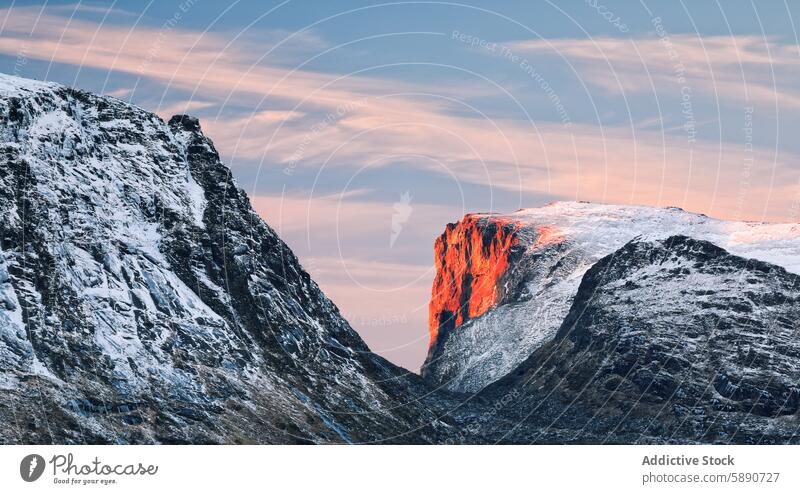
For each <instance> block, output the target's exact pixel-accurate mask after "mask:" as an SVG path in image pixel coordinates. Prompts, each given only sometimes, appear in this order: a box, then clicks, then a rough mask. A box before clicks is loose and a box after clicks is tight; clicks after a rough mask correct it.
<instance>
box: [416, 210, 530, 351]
mask: <svg viewBox="0 0 800 494" xmlns="http://www.w3.org/2000/svg"><path fill="white" fill-rule="evenodd" d="M518 228H519V226H518V224H517V223H515V222H513V221H510V220H506V219H500V218H481V217H480V216H473V215H466V216H464V219H462V220H461V221H460V222H459V223H450V224H448V225H447V228H446V229H445V231H444V233H443V234H442V235H441V236H439V238H437V239H436V242H435V244H434V248H433V250H434V260H435V264H436V277H435V278H434V281H433V289H432V293H431V302H430V304H429V307H428V318H429V321H428V323H429V326H428V328H429V332H430V344H431V345H433V343H434V342H435V341H436V338H437V336H438V334H439V331H440V329H443V328H455V327H458V326H460V325H461V324H463V323H464V322H466V321H467V320H468V319H470V318H473V317H477V316H479V315H481V314H483V313H484V312H486V311H487V310H489V309H490V308H491V307H492V306H494V305H495V303H496V302H497V298H498V289H499V284H500V280H501V278H502V276H503V274H504V273H505V272H506V269H508V256H509V252H510V250H511V247H512V246H514V245H516V244H517V243H518V239H517V237H516V233H517V230H518Z"/></svg>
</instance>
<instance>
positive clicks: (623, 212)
mask: <svg viewBox="0 0 800 494" xmlns="http://www.w3.org/2000/svg"><path fill="white" fill-rule="evenodd" d="M496 225H513V228H510V229H509V235H510V240H506V241H505V242H497V243H496V244H493V243H491V242H490V243H489V245H499V246H505V245H510V247H508V248H507V249H505V250H503V249H499V250H493V249H489V250H488V252H490V253H493V255H492V256H481V261H483V262H482V263H481V264H480V265H481V268H482V272H483V273H490V274H491V276H484V277H483V279H485V280H491V282H490V283H489V288H490V289H488V290H487V289H483V290H474V289H473V290H471V291H469V290H465V289H464V288H461V287H464V286H466V287H468V288H469V287H472V285H473V284H474V280H473V278H472V273H471V270H470V269H469V264H468V263H466V262H465V261H464V259H465V258H466V257H465V256H463V255H461V253H462V252H474V250H475V246H474V243H475V242H476V241H470V240H471V239H483V238H488V239H494V238H496V236H497V232H498V231H499V230H500V227H498V226H496ZM456 233H458V234H457V235H456ZM677 234H683V235H688V236H691V237H693V238H697V239H703V240H708V241H712V242H714V243H715V244H717V245H720V246H722V247H725V248H727V249H729V250H730V251H732V252H733V253H736V254H740V255H744V256H747V257H755V258H757V259H762V260H768V261H770V262H773V263H775V264H778V265H781V266H784V267H786V268H787V269H789V270H791V271H793V272H800V228H798V226H797V225H795V224H784V225H776V224H765V223H748V222H726V221H721V220H715V219H712V218H708V217H706V216H703V215H698V214H691V213H687V212H685V211H683V210H680V209H677V208H666V209H659V208H650V207H640V206H611V205H600V204H588V203H577V202H560V203H553V204H550V205H548V206H545V207H543V208H536V209H524V210H520V211H517V212H516V213H513V214H509V215H474V216H472V215H471V216H467V217H466V218H465V221H464V222H462V223H459V224H458V225H455V226H448V228H447V230H446V231H445V233H444V234H443V235H442V236H441V237H440V238H439V239H437V241H436V247H435V251H436V255H437V260H436V265H437V275H436V279H435V282H434V286H433V295H432V302H431V320H430V324H431V327H430V329H431V335H432V341H433V344H432V346H431V348H430V351H429V353H428V358H427V360H426V362H425V364H424V366H423V369H422V374H423V376H424V377H425V378H426V379H427V380H428V381H429V382H432V383H434V384H436V385H437V386H444V387H446V388H449V389H452V390H455V391H470V392H474V391H478V390H480V389H481V388H483V387H484V386H486V385H487V384H489V383H491V382H493V381H495V380H497V379H499V378H501V377H503V376H504V375H505V374H507V373H509V372H511V371H512V370H514V368H515V367H516V366H517V365H519V364H520V363H521V362H522V361H524V360H525V359H526V358H527V357H528V356H529V355H530V354H531V353H533V351H535V350H536V349H537V348H539V347H540V346H541V345H543V344H544V343H546V342H548V341H550V340H551V339H552V338H553V337H554V335H555V333H556V331H557V329H558V328H559V326H560V325H561V322H562V321H563V320H564V318H565V317H566V315H567V312H568V310H569V307H570V305H571V304H572V299H573V297H574V296H575V293H576V292H577V290H578V286H579V284H580V281H581V278H582V276H583V274H584V273H585V272H586V271H587V270H588V269H589V268H590V267H591V266H592V265H593V264H594V263H595V262H597V261H598V260H599V259H600V258H602V257H604V256H606V255H608V254H610V253H611V252H613V251H615V250H616V249H619V248H620V247H622V246H623V245H624V244H625V243H626V242H628V241H630V240H631V239H633V238H634V237H637V236H643V235H644V236H653V237H655V238H663V237H664V236H669V235H677ZM448 241H450V242H453V243H452V244H447V242H448ZM480 242H481V241H480V240H477V243H478V245H485V244H482V243H480ZM465 245H466V246H467V247H466V248H465V247H464V246H465ZM453 250H455V253H453V252H452V251H453ZM498 252H501V253H504V254H505V255H497V253H498ZM492 262H496V263H497V264H496V265H495V266H491V265H488V266H487V265H486V264H487V263H489V264H490V263H492ZM495 287H496V288H495ZM459 290H460V291H459ZM465 293H466V294H467V296H466V297H465V296H464V294H465ZM484 294H485V295H486V299H485V300H484V301H480V300H476V299H477V298H478V297H480V296H482V295H484ZM443 300H444V301H445V302H446V303H442V301H443ZM448 304H449V305H448ZM442 307H444V309H442ZM471 307H479V308H481V310H480V311H479V312H476V313H474V314H473V313H471V311H470V310H469V309H470V308H471ZM455 309H457V310H460V312H455V313H454V312H452V311H453V310H455ZM451 313H454V314H456V315H455V317H452V316H450V314H451ZM443 314H444V315H445V316H446V317H443V316H442V315H443ZM443 322H444V323H443ZM434 336H435V338H433V337H434Z"/></svg>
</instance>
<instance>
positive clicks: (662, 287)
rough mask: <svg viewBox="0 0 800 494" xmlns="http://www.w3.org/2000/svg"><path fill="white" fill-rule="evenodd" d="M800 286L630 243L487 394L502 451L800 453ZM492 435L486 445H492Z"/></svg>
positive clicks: (592, 275) (762, 269)
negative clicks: (680, 447)
mask: <svg viewBox="0 0 800 494" xmlns="http://www.w3.org/2000/svg"><path fill="white" fill-rule="evenodd" d="M798 289H800V276H798V275H795V274H792V273H789V272H787V271H786V270H785V269H784V268H782V267H779V266H775V265H773V264H768V263H765V262H762V261H758V260H754V259H746V258H743V257H738V256H734V255H731V254H730V253H728V252H727V251H725V250H723V249H721V248H719V247H717V246H715V245H713V244H711V243H709V242H706V241H699V240H694V239H691V238H688V237H685V236H673V237H670V238H667V239H666V240H658V241H654V240H653V241H644V240H642V241H639V240H634V241H632V242H630V243H628V244H626V245H625V246H624V247H623V248H621V249H620V250H618V251H616V252H615V253H613V254H611V255H609V256H607V257H605V258H603V259H601V260H600V261H599V262H597V263H596V264H595V265H594V266H592V268H590V269H589V271H588V272H587V273H586V275H585V276H584V277H583V280H582V281H581V284H580V288H579V290H578V293H577V295H576V297H575V300H574V302H573V304H572V306H571V308H570V310H569V313H568V315H567V317H566V318H565V320H564V321H563V323H562V324H561V327H560V329H559V330H558V333H557V334H556V337H555V338H554V340H553V341H551V342H549V343H547V344H545V345H544V346H542V347H541V348H540V349H538V350H537V351H536V352H535V353H534V354H533V355H532V356H531V357H529V358H528V359H527V360H526V362H525V363H523V364H522V365H521V366H520V367H519V368H517V370H516V371H515V372H513V373H511V374H509V375H508V376H506V377H505V378H503V379H502V380H500V381H499V382H498V383H496V384H494V385H492V386H489V387H488V388H487V389H485V390H484V392H483V393H482V398H483V399H484V400H486V403H487V404H492V405H493V406H496V407H498V408H499V413H498V415H499V416H500V418H499V419H497V420H492V421H485V422H484V423H482V425H481V426H477V427H476V429H477V430H480V431H481V432H483V433H486V434H487V435H488V436H491V437H493V438H494V440H496V441H497V440H499V441H503V442H648V443H649V442H659V443H662V442H681V443H683V442H695V441H697V442H722V443H728V442H733V443H785V442H794V443H796V442H798V433H800V417H799V416H798V408H799V407H800V358H799V357H800V328H798V323H797V321H798V320H800V303H799V302H800V296H799V294H800V292H798ZM487 431H488V432H487Z"/></svg>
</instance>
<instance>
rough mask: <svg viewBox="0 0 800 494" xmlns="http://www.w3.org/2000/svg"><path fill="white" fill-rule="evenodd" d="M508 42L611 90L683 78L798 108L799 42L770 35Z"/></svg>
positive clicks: (733, 95) (718, 93)
mask: <svg viewBox="0 0 800 494" xmlns="http://www.w3.org/2000/svg"><path fill="white" fill-rule="evenodd" d="M509 46H511V47H512V48H513V49H514V50H517V51H518V52H520V53H526V54H529V55H531V54H536V55H551V56H563V57H565V58H566V59H567V60H570V61H571V62H574V63H576V64H577V65H578V66H579V67H580V70H581V73H580V75H581V76H582V77H583V78H585V79H586V80H587V81H588V82H590V83H591V84H593V85H595V86H597V87H600V88H603V89H605V90H607V91H609V92H612V93H619V92H620V91H626V92H650V91H652V90H653V83H654V81H656V82H660V83H670V84H674V83H676V82H677V80H678V78H679V77H683V78H684V79H685V81H684V82H682V84H684V85H687V86H688V87H691V88H692V89H693V90H694V91H695V92H696V93H704V94H706V95H707V96H710V97H711V98H716V97H720V98H724V99H728V100H733V101H735V102H738V103H739V104H742V103H745V102H747V101H752V102H767V103H772V104H774V103H775V102H776V101H777V102H778V103H779V104H780V105H782V106H787V107H798V106H800V89H799V88H800V73H798V72H797V71H796V67H797V63H798V49H797V46H796V45H794V44H786V43H780V42H779V41H778V40H777V39H775V38H771V37H759V36H752V35H737V36H698V35H689V34H675V35H669V34H668V33H666V32H663V31H657V32H655V33H653V34H652V35H650V36H647V37H638V38H609V37H598V38H588V39H550V40H546V41H545V40H526V41H519V42H516V43H511V44H510V45H509ZM776 72H777V73H778V74H779V75H780V77H777V76H775V74H776Z"/></svg>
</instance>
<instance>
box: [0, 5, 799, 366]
mask: <svg viewBox="0 0 800 494" xmlns="http://www.w3.org/2000/svg"><path fill="white" fill-rule="evenodd" d="M756 5H757V8H756ZM798 21H800V5H799V4H798V3H797V2H783V1H777V0H776V1H769V2H758V3H756V2H750V1H726V2H716V1H692V2H688V1H683V2H681V1H677V2H656V1H624V2H623V1H600V0H597V1H595V0H587V1H578V0H576V1H570V2H498V1H492V2H488V1H487V2H465V3H455V2H392V3H375V2H368V1H363V2H355V1H352V2H350V1H346V2H345V1H337V2H331V1H304V2H298V1H288V2H263V1H261V2H247V1H240V2H209V1H204V0H195V1H192V0H184V1H183V2H172V1H158V2H155V1H153V2H125V1H120V2H81V3H74V2H52V1H51V2H47V3H46V4H45V3H42V2H27V1H22V2H11V3H9V2H5V5H4V8H3V9H2V10H0V30H2V35H1V36H0V64H2V69H1V70H2V71H3V72H6V73H12V74H16V75H20V76H23V77H32V78H37V79H48V80H54V81H58V82H61V83H65V84H68V85H72V86H76V87H79V88H82V89H87V90H91V91H94V92H99V93H105V94H109V95H112V96H115V97H118V98H121V99H124V100H127V101H130V102H132V103H134V104H136V105H139V106H141V107H143V108H146V109H149V110H152V111H155V112H157V113H159V114H160V115H162V116H164V117H166V118H168V117H169V116H170V115H172V114H174V113H181V112H187V113H191V114H194V115H197V116H199V117H200V118H201V121H202V125H203V128H204V130H205V131H206V133H207V134H208V135H209V136H210V137H211V138H212V139H213V140H214V141H215V143H216V145H217V147H218V148H219V149H220V151H221V153H222V155H223V157H224V159H225V161H226V162H227V163H229V164H230V165H231V167H232V168H233V170H234V173H235V175H236V177H237V179H238V181H239V184H240V185H241V186H242V187H243V188H244V189H245V190H246V191H247V192H248V193H249V194H250V195H251V197H252V200H253V204H254V205H255V207H256V208H257V209H258V211H259V213H260V214H262V216H263V217H264V218H265V219H266V220H267V221H268V222H269V223H270V224H271V225H272V226H273V227H275V228H276V229H277V230H278V231H279V232H280V233H281V235H282V236H283V237H284V239H285V240H286V241H287V242H288V243H289V244H290V245H291V246H292V248H293V249H294V250H295V252H296V253H297V254H298V255H299V256H300V258H301V260H302V262H303V263H304V265H305V266H306V268H307V269H308V270H309V271H310V272H311V273H312V275H313V276H314V278H315V279H316V280H317V281H318V282H319V283H320V285H321V286H322V288H323V289H324V290H325V291H326V293H327V294H328V295H329V296H330V297H331V298H332V299H333V300H334V301H335V302H336V303H337V304H338V305H339V306H340V307H341V308H342V310H343V312H344V313H345V315H347V316H348V317H349V319H350V320H351V323H352V324H353V326H354V327H356V329H358V330H359V331H360V332H361V334H362V335H363V336H364V338H365V339H366V340H367V342H368V343H369V344H370V346H371V347H372V348H373V349H374V350H376V351H378V352H379V353H381V354H383V355H385V356H386V357H388V358H389V359H391V360H393V361H395V362H397V363H400V364H401V365H404V366H406V367H408V368H410V369H414V370H416V368H417V367H418V366H419V364H420V363H421V361H422V359H423V358H424V354H425V351H426V348H427V327H426V321H427V302H428V298H429V292H430V286H431V281H432V278H433V272H432V265H433V262H432V261H433V260H432V246H433V240H434V238H435V237H436V236H437V235H438V234H440V233H441V232H442V231H443V229H444V226H445V224H446V223H447V222H451V221H455V220H458V219H459V218H461V217H462V216H463V215H464V214H465V213H467V212H474V211H489V210H494V211H509V210H514V209H517V208H520V207H536V206H540V205H543V204H545V203H547V202H549V201H552V200H559V199H566V200H573V199H579V200H590V201H600V202H611V203H623V204H624V203H639V204H650V205H654V206H668V205H670V206H671V205H675V206H681V207H684V208H686V209H689V210H693V211H697V212H702V213H705V214H709V215H712V216H717V217H723V218H735V219H750V220H769V221H794V222H796V221H797V212H798V204H800V202H799V201H798V197H800V196H799V195H798V191H799V190H800V189H799V188H798V177H800V173H799V171H800V165H799V164H798V163H800V161H799V160H798V156H800V139H797V138H796V136H797V133H798V128H800V125H799V124H800V120H799V119H798V116H797V115H798V111H797V110H798V107H800V71H798V70H797V67H798V62H800V48H799V47H798V35H797V29H796V28H797V26H796V25H795V24H796V23H797V22H798Z"/></svg>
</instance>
